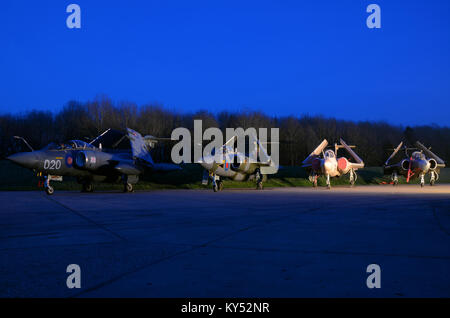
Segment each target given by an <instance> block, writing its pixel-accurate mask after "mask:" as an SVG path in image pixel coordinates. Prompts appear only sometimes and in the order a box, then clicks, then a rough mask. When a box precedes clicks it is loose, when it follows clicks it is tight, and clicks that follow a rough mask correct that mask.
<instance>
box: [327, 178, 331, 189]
mask: <svg viewBox="0 0 450 318" xmlns="http://www.w3.org/2000/svg"><path fill="white" fill-rule="evenodd" d="M327 189H328V190H330V189H331V181H330V175H329V174H327Z"/></svg>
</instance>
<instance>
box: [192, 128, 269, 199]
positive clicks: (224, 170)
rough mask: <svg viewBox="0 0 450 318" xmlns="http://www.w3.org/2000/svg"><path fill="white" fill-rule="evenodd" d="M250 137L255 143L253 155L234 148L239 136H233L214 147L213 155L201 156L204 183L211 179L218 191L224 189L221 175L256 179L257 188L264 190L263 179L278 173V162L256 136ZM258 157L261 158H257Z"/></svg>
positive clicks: (232, 178) (214, 188)
mask: <svg viewBox="0 0 450 318" xmlns="http://www.w3.org/2000/svg"><path fill="white" fill-rule="evenodd" d="M249 138H250V142H251V143H252V144H253V149H252V150H251V152H252V154H253V155H246V154H245V153H242V152H239V151H237V150H236V149H235V148H234V143H235V140H237V136H233V137H232V138H230V139H229V140H228V141H227V142H226V143H225V144H224V145H223V146H222V147H220V148H218V149H217V150H216V149H213V151H212V153H211V155H209V156H205V157H203V158H201V159H200V160H199V161H198V163H200V164H201V165H202V166H203V168H205V171H204V173H203V180H202V184H204V185H207V184H208V181H209V180H211V182H212V188H213V190H214V192H217V191H221V190H222V189H223V182H222V180H221V179H220V178H221V177H224V178H229V179H231V180H234V181H246V180H255V181H256V189H258V190H262V188H263V181H265V180H266V179H267V175H268V174H275V173H277V171H278V164H276V163H275V162H274V160H273V159H272V158H271V157H270V156H269V155H268V154H267V151H266V149H265V148H264V147H263V146H262V145H261V143H260V141H259V140H258V139H257V138H256V137H255V136H253V135H250V136H249ZM258 158H259V160H256V159H258Z"/></svg>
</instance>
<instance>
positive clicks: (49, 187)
mask: <svg viewBox="0 0 450 318" xmlns="http://www.w3.org/2000/svg"><path fill="white" fill-rule="evenodd" d="M45 192H46V193H47V194H48V195H52V194H53V193H54V192H55V189H53V187H52V186H48V187H46V188H45Z"/></svg>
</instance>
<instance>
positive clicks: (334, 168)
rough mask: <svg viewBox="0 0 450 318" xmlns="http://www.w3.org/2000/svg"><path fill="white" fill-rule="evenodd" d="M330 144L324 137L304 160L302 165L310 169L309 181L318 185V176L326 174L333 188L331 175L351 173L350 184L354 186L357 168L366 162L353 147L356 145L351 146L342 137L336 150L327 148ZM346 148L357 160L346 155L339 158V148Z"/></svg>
mask: <svg viewBox="0 0 450 318" xmlns="http://www.w3.org/2000/svg"><path fill="white" fill-rule="evenodd" d="M327 146H328V141H327V140H326V139H324V140H323V141H322V142H321V143H320V145H319V146H318V147H317V148H316V149H314V151H313V152H312V153H311V154H310V155H309V156H308V157H307V158H306V159H305V160H303V162H302V167H303V168H305V169H307V170H309V171H310V175H309V181H311V182H312V183H313V186H314V187H317V178H318V177H319V176H320V175H325V176H326V178H327V187H328V189H330V188H331V183H330V177H339V176H342V175H344V174H347V173H348V174H349V175H350V184H351V185H352V186H353V185H354V184H355V182H356V179H357V176H356V172H355V171H356V170H358V169H360V168H364V162H363V161H362V159H361V158H360V157H358V155H357V154H356V153H355V152H354V151H353V150H352V149H351V148H354V147H355V146H349V145H347V144H346V143H345V141H344V140H342V138H341V139H340V144H339V145H338V144H334V150H332V149H328V150H325V148H326V147H327ZM341 148H344V149H345V150H347V151H348V153H349V154H350V155H351V156H352V157H353V159H354V160H355V161H356V162H350V161H349V160H347V158H345V157H340V158H337V152H338V150H339V149H341Z"/></svg>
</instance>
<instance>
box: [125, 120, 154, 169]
mask: <svg viewBox="0 0 450 318" xmlns="http://www.w3.org/2000/svg"><path fill="white" fill-rule="evenodd" d="M127 132H128V138H130V144H131V152H132V154H133V157H134V158H136V159H139V160H140V161H141V162H143V163H144V164H146V165H147V166H150V167H153V166H154V164H155V163H154V162H153V159H152V157H151V156H150V152H149V151H148V148H147V144H146V143H145V139H144V138H143V137H142V136H141V134H140V133H138V132H137V131H134V130H133V129H130V128H127Z"/></svg>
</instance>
